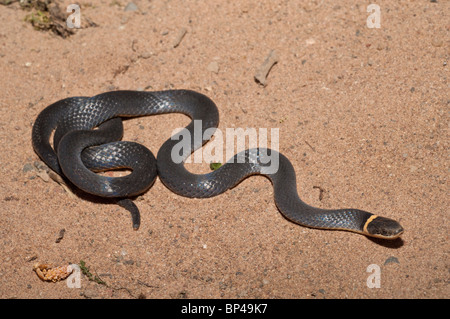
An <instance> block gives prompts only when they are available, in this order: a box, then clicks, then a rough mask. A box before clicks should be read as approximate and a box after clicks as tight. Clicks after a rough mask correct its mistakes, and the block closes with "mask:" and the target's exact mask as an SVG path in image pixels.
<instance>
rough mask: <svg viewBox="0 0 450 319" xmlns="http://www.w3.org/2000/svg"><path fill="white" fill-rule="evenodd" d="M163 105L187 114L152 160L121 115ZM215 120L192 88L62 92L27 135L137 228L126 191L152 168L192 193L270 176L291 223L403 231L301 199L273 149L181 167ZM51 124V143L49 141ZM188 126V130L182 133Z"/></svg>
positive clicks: (152, 173)
mask: <svg viewBox="0 0 450 319" xmlns="http://www.w3.org/2000/svg"><path fill="white" fill-rule="evenodd" d="M163 113H183V114H185V115H187V116H189V117H190V118H191V120H192V121H191V123H190V124H189V125H188V126H187V127H186V128H185V129H184V130H183V131H181V132H179V133H177V134H175V135H174V136H172V138H171V139H168V140H167V141H166V142H165V143H164V144H163V145H162V146H161V148H160V150H159V152H158V155H157V161H156V160H155V158H154V156H153V154H152V153H151V152H150V151H149V150H148V149H147V148H145V147H144V146H142V145H140V144H137V143H133V142H125V141H121V138H122V135H123V126H122V120H121V118H127V117H137V116H145V115H153V114H163ZM196 120H201V121H202V122H201V123H202V134H201V137H200V138H197V137H196V136H197V135H196V134H194V121H196ZM218 123H219V113H218V110H217V107H216V105H215V104H214V102H213V101H211V100H210V99H209V98H208V97H206V96H205V95H203V94H200V93H197V92H194V91H188V90H171V91H158V92H139V91H113V92H107V93H103V94H99V95H96V96H93V97H72V98H67V99H64V100H60V101H58V102H56V103H54V104H52V105H50V106H48V107H47V108H46V109H44V110H43V111H42V112H41V113H40V114H39V116H38V117H37V119H36V122H35V124H34V126H33V132H32V142H33V147H34V149H35V151H36V153H37V154H38V155H39V156H40V157H41V158H42V160H43V161H44V162H45V163H46V164H47V165H48V166H49V167H50V168H51V169H52V170H54V171H55V172H56V173H58V174H60V175H61V176H63V177H65V178H66V179H67V180H69V181H70V182H71V183H73V184H74V185H75V186H77V187H78V188H80V189H81V190H83V191H85V192H88V193H91V194H94V195H97V196H100V197H109V198H116V199H117V202H118V204H120V205H122V206H123V207H125V208H127V209H128V210H129V211H130V212H131V213H132V217H133V227H134V228H135V229H137V228H138V227H139V222H140V219H139V211H138V209H137V207H136V206H135V205H134V204H133V202H132V201H131V200H130V199H128V198H129V197H131V196H135V195H138V194H141V193H143V192H145V191H146V190H147V189H148V188H149V187H150V186H151V185H152V184H153V182H154V181H155V179H156V175H157V174H158V175H159V177H160V179H161V181H162V182H163V183H164V185H166V186H167V187H168V188H169V189H170V190H171V191H173V192H175V193H176V194H179V195H182V196H186V197H196V198H206V197H212V196H216V195H219V194H221V193H223V192H225V191H226V190H228V189H230V188H232V187H234V186H236V185H237V184H239V183H240V182H241V181H242V180H243V179H245V178H247V177H248V176H250V175H254V174H261V175H265V176H267V177H268V178H269V179H270V180H271V182H272V184H273V188H274V197H275V203H276V205H277V207H278V209H279V210H280V212H281V213H282V214H283V215H284V216H285V217H286V218H287V219H289V220H291V221H293V222H295V223H298V224H300V225H303V226H308V227H313V228H322V229H340V230H348V231H353V232H357V233H361V234H364V235H367V236H373V237H381V238H386V239H393V238H397V237H398V236H400V235H401V234H402V232H403V228H402V227H401V226H400V224H399V223H398V222H396V221H395V220H392V219H389V218H385V217H380V216H377V215H374V214H371V213H369V212H365V211H362V210H357V209H337V210H326V209H320V208H316V207H312V206H309V205H307V204H306V203H304V202H303V201H302V200H301V199H300V198H299V196H298V192H297V186H296V177H295V171H294V169H293V167H292V164H291V163H290V162H289V160H288V159H287V158H286V157H285V156H284V155H282V154H280V153H277V152H275V151H273V150H269V149H262V148H255V149H250V150H246V151H243V152H241V153H239V154H236V155H235V156H234V157H233V158H232V159H230V160H229V161H228V162H227V163H226V164H224V165H222V166H221V167H220V168H219V169H217V170H215V171H212V172H211V173H208V174H201V175H198V174H192V173H190V172H189V171H187V170H186V168H185V167H184V160H185V159H186V158H187V157H188V156H189V155H190V154H191V153H192V152H193V151H194V150H196V149H198V148H200V147H201V146H202V145H203V144H204V143H206V142H207V141H208V140H209V138H210V135H208V136H206V134H203V133H205V131H206V130H207V129H210V130H209V131H211V128H212V129H215V128H216V127H217V125H218ZM94 128H97V129H94ZM53 131H54V138H53V146H54V148H53V147H52V146H51V144H50V136H51V134H52V132H53ZM186 132H187V133H189V134H187V135H183V133H186ZM204 135H205V136H204ZM183 136H190V137H191V141H190V144H189V145H190V146H191V149H190V151H189V152H186V153H185V154H183V155H182V157H181V161H174V160H173V154H172V152H173V151H174V150H175V146H176V145H177V143H179V141H180V139H182V138H183ZM275 157H276V158H277V159H278V169H277V170H275V171H270V170H267V166H268V164H267V163H268V162H270V160H271V159H273V158H275ZM117 168H129V169H131V171H132V172H131V174H129V175H127V176H123V177H107V176H100V175H98V174H96V173H95V172H99V171H104V170H110V169H117Z"/></svg>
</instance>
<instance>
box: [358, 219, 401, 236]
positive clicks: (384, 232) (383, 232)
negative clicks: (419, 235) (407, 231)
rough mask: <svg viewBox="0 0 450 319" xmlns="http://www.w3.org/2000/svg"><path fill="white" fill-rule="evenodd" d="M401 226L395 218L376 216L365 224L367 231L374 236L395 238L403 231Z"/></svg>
mask: <svg viewBox="0 0 450 319" xmlns="http://www.w3.org/2000/svg"><path fill="white" fill-rule="evenodd" d="M403 230H404V229H403V227H402V226H401V225H400V224H399V223H398V222H397V221H395V220H393V219H389V218H386V217H380V216H377V218H375V219H373V220H372V221H371V222H370V223H369V224H368V225H367V232H368V233H369V235H371V236H374V237H381V238H386V239H395V238H397V237H398V236H400V235H401V234H402V233H403Z"/></svg>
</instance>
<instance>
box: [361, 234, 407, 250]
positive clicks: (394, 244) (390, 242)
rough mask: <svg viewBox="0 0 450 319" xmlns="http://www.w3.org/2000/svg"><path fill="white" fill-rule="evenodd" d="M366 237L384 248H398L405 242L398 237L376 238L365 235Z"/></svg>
mask: <svg viewBox="0 0 450 319" xmlns="http://www.w3.org/2000/svg"><path fill="white" fill-rule="evenodd" d="M366 237H367V239H369V240H370V241H372V242H374V243H375V244H377V245H380V246H383V247H386V248H391V249H399V248H401V247H403V245H404V244H405V241H404V240H403V239H402V238H401V237H399V238H396V239H382V238H376V237H369V236H366Z"/></svg>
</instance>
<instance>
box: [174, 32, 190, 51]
mask: <svg viewBox="0 0 450 319" xmlns="http://www.w3.org/2000/svg"><path fill="white" fill-rule="evenodd" d="M186 33H187V29H186V28H181V30H180V31H179V32H178V35H177V37H176V38H175V40H174V41H173V44H172V46H173V48H176V47H177V46H179V45H180V43H181V41H182V40H183V38H184V36H185V35H186Z"/></svg>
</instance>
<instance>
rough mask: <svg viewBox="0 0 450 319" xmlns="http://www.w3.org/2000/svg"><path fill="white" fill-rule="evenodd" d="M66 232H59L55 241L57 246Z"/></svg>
mask: <svg viewBox="0 0 450 319" xmlns="http://www.w3.org/2000/svg"><path fill="white" fill-rule="evenodd" d="M65 232H66V230H65V229H64V228H63V229H61V230H60V231H59V235H58V237H57V238H56V240H55V243H57V244H59V243H60V242H61V240H62V239H63V238H64V233H65Z"/></svg>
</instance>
